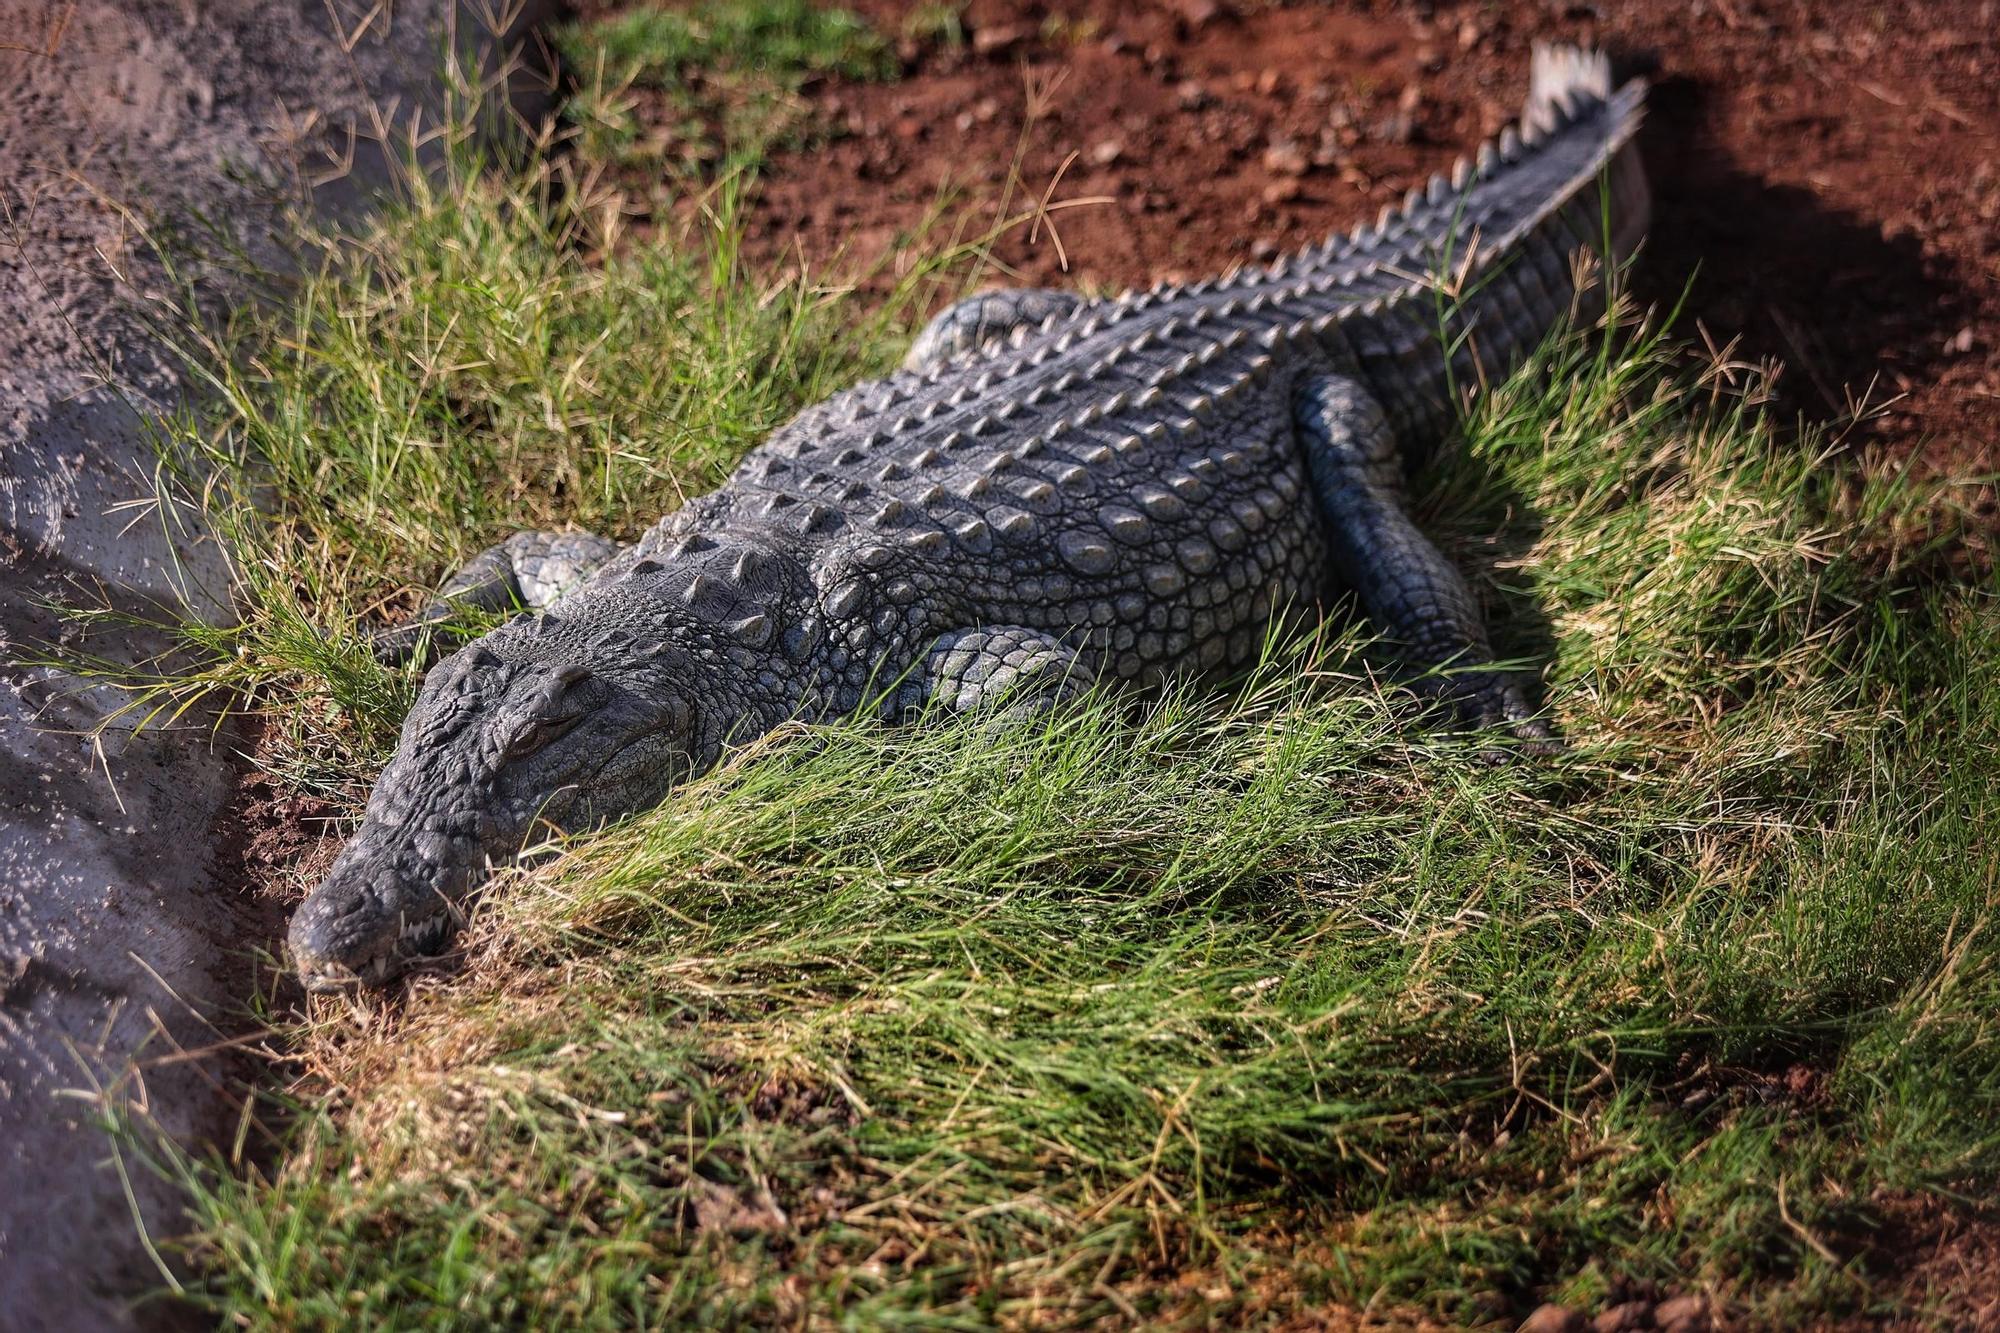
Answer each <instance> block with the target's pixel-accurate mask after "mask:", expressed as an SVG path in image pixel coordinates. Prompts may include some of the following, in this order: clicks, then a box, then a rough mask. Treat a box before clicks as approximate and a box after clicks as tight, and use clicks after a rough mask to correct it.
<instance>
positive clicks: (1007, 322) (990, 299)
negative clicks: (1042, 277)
mask: <svg viewBox="0 0 2000 1333" xmlns="http://www.w3.org/2000/svg"><path fill="white" fill-rule="evenodd" d="M1082 304H1083V298H1081V297H1079V296H1077V295H1075V294H1074V293H1071V292H1058V291H1051V290H1049V289H1048V288H1045V287H1016V288H1007V289H1002V290H999V291H991V292H981V293H980V294H979V295H977V296H968V297H966V298H965V299H964V300H963V301H958V302H955V303H954V304H952V305H948V306H946V307H945V308H944V309H943V310H940V311H939V312H938V313H937V314H936V315H935V316H933V317H932V319H931V322H930V323H928V324H926V325H924V327H923V330H922V331H921V332H920V333H918V334H917V338H916V341H915V342H913V343H911V344H910V352H909V355H907V356H905V357H904V358H903V369H905V370H926V369H928V368H930V367H931V366H934V365H938V364H941V363H943V362H945V361H949V360H950V359H951V358H952V357H954V356H957V355H958V354H959V353H960V352H969V351H971V350H972V349H974V348H981V349H985V348H991V347H993V346H995V345H997V344H999V343H1001V342H1004V341H1006V339H1007V337H1008V336H1009V335H1010V334H1012V333H1013V332H1014V330H1015V329H1020V328H1032V327H1034V326H1035V325H1038V324H1040V323H1041V322H1042V321H1043V320H1045V319H1047V318H1048V317H1049V316H1050V315H1067V314H1069V313H1070V312H1072V311H1073V310H1075V309H1076V308H1077V307H1078V306H1080V305H1082Z"/></svg>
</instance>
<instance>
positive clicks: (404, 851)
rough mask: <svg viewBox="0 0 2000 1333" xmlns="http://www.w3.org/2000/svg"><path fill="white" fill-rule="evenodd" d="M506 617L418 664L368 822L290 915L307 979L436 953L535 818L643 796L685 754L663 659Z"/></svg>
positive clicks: (680, 708)
mask: <svg viewBox="0 0 2000 1333" xmlns="http://www.w3.org/2000/svg"><path fill="white" fill-rule="evenodd" d="M512 628H513V627H511V626H510V627H506V628H503V629H501V630H499V631H497V632H495V633H494V634H492V635H489V636H487V638H485V639H482V640H480V641H479V642H477V643H474V644H472V645H471V646H469V647H467V648H464V649H462V650H461V651H459V652H457V653H455V654H453V655H452V656H450V657H448V658H446V659H445V660H443V661H442V662H439V663H438V664H437V665H436V666H435V667H433V668H432V669H431V671H430V673H429V674H428V675H427V676H426V677H425V678H424V685H423V690H422V692H421V694H420V695H419V696H418V698H417V702H416V705H415V707H413V708H412V709H411V710H410V714H409V717H408V719H407V720H406V721H405V722H404V724H403V731H402V736H401V738H400V740H399V741H398V742H397V745H396V753H395V756H394V757H393V758H392V759H391V760H390V761H389V765H388V767H387V768H386V769H385V770H384V771H383V773H382V777H381V780H380V781H379V782H377V783H376V786H375V791H374V794H373V795H372V796H371V797H370V798H369V801H368V807H367V810H366V811H365V812H364V814H363V816H362V821H361V827H360V828H359V829H358V830H356V832H355V834H354V837H353V838H352V839H351V840H350V841H349V842H348V844H347V845H346V846H345V847H343V848H342V849H341V851H340V855H339V856H338V858H337V859H336V860H335V861H334V863H333V867H332V869H331V870H330V871H329V872H328V874H327V877H326V879H325V881H324V882H322V883H321V884H320V886H319V887H318V888H317V889H315V890H314V891H313V893H312V895H311V896H310V897H308V898H307V899H306V901H305V902H304V903H303V904H302V905H301V906H300V907H299V909H298V911H297V913H296V914H294V916H293V917H292V924H291V934H290V945H291V951H292V956H293V959H294V960H295V962H296V964H297V966H298V969H299V976H300V978H301V979H302V980H303V981H304V982H305V984H306V987H307V988H308V989H310V990H336V989H342V988H345V987H349V986H354V985H379V984H381V983H383V982H385V981H388V980H390V979H391V978H393V977H395V976H397V975H399V974H401V973H402V972H403V971H405V970H407V969H408V967H409V966H410V965H411V964H412V963H413V962H414V961H416V960H418V959H420V958H423V957H425V956H428V955H433V954H436V953H439V952H442V951H443V950H444V949H445V947H446V946H448V945H449V944H450V942H451V940H452V938H453V937H454V936H455V935H456V934H457V933H458V929H459V926H460V925H461V924H462V923H463V921H464V919H465V910H466V903H467V899H468V897H469V895H470V894H471V892H472V890H473V889H474V888H475V887H476V886H477V885H478V884H479V882H480V881H481V880H483V879H484V878H485V877H486V875H487V874H488V872H489V871H490V869H491V868H492V867H493V866H494V865H496V864H505V863H506V862H508V861H510V860H512V859H513V858H514V857H515V856H516V855H517V854H518V853H519V851H520V849H521V848H522V846H523V844H524V843H527V842H529V841H532V837H533V835H534V834H535V832H536V830H537V829H538V828H540V827H541V826H543V825H548V826H552V827H556V828H563V827H580V826H583V825H586V824H588V823H590V822H593V821H595V820H598V819H603V818H607V817H611V816H615V815H619V814H623V813H626V812H628V811H632V810H637V809H641V808H644V807H645V806H647V805H650V804H653V803H655V802H657V801H658V800H659V799H660V797H661V796H662V795H664V794H665V791H666V789H667V787H668V785H670V783H671V782H673V781H674V780H676V779H677V778H679V777H680V776H682V775H684V774H685V773H686V772H687V771H688V769H689V767H691V758H690V752H691V751H692V750H693V749H694V748H695V744H696V743H695V739H694V733H695V719H694V711H695V710H694V706H693V701H692V698H691V696H690V694H689V692H688V691H686V690H685V689H683V688H681V687H680V686H678V685H676V684H674V683H673V682H671V681H667V680H662V679H661V678H660V672H659V670H658V667H657V666H655V665H646V666H636V667H635V666H633V665H631V664H621V665H619V666H601V667H600V668H599V669H598V670H592V669H591V668H589V667H586V666H584V665H582V664H580V663H579V662H577V661H575V660H574V658H575V657H578V656H582V655H583V654H580V653H577V652H575V651H574V650H572V651H571V652H567V653H562V652H558V653H555V654H550V653H548V651H547V645H546V644H543V643H542V642H540V641H539V640H537V639H535V638H534V637H533V636H523V635H518V634H510V632H509V631H510V630H511V629H512ZM524 650H525V651H524Z"/></svg>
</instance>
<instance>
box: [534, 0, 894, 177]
mask: <svg viewBox="0 0 2000 1333" xmlns="http://www.w3.org/2000/svg"><path fill="white" fill-rule="evenodd" d="M556 45H557V47H558V49H559V51H560V52H561V54H562V56H563V59H564V61H565V62H566V63H567V64H568V65H569V66H570V67H571V69H572V70H573V71H575V73H576V74H577V76H578V77H579V78H580V79H581V80H582V82H583V84H584V86H585V89H586V92H585V96H583V97H582V98H580V99H578V100H577V101H576V103H575V104H574V105H573V106H572V108H571V115H572V116H573V117H574V118H575V119H576V120H577V122H578V123H579V124H581V125H583V126H585V127H586V128H587V129H590V130H591V131H592V135H593V137H592V139H591V142H590V145H589V146H590V148H591V150H592V151H593V152H594V153H595V154H597V155H599V156H606V157H609V158H611V159H613V160H619V161H623V162H626V163H627V164H630V163H632V162H633V161H635V160H636V159H637V158H639V157H641V156H650V155H653V154H663V155H664V156H665V157H666V158H667V159H669V160H670V161H674V162H679V163H681V164H682V165H683V166H685V167H687V168H689V169H694V170H700V169H713V170H719V171H721V172H725V173H726V172H728V171H732V170H740V169H742V168H745V167H749V166H754V165H755V164H756V163H757V162H759V161H761V160H762V159H763V157H764V155H765V154H766V153H768V152H770V151H771V150H773V149H774V148H778V147H796V146H799V145H800V144H803V143H807V142H810V141H811V139H812V137H813V136H814V135H815V134H817V133H820V132H822V131H821V130H819V129H817V128H815V127H813V126H811V125H809V124H808V122H807V117H806V114H805V113H806V109H807V108H806V105H805V103H804V101H803V100H802V99H801V98H800V96H799V93H800V90H801V89H802V88H803V87H804V86H805V85H806V83H807V82H808V81H810V80H812V79H816V78H824V77H838V78H843V79H852V80H883V79H889V78H892V77H894V76H895V74H896V72H897V65H896V59H895V55H894V53H893V52H892V51H891V50H890V47H889V44H888V43H887V42H886V41H885V40H884V39H883V38H882V36H881V35H880V34H878V33H877V32H876V31H875V30H874V29H873V28H872V27H870V26H869V25H868V24H867V23H866V22H865V21H864V20H862V19H861V18H859V17H857V16H856V15H854V14H852V13H850V12H848V11H847V10H844V9H838V8H831V7H822V6H819V5H815V4H811V3H809V2H808V0H707V3H702V4H697V5H694V6H692V7H689V8H687V9H651V8H635V9H631V10H627V11H626V12H624V13H621V14H616V15H613V16H611V17H609V18H605V19H600V20H597V21H595V22H591V23H583V24H572V25H569V26H568V27H565V28H562V29H560V30H558V32H557V33H556ZM629 89H639V90H643V91H644V92H646V93H648V94H651V95H653V96H657V97H660V98H663V99H664V100H665V102H666V106H667V108H668V109H669V111H670V112H671V113H672V117H671V118H672V120H673V121H674V123H675V124H677V126H678V128H677V129H676V130H675V131H674V133H673V134H672V135H671V137H670V139H669V140H668V141H665V142H659V143H653V144H649V145H642V144H640V143H639V142H638V137H637V129H636V125H635V123H634V122H633V120H632V117H631V103H630V100H629V98H628V97H627V90H629ZM661 119H662V120H665V119H667V118H666V117H662V118H661ZM607 150H610V151H608V152H607Z"/></svg>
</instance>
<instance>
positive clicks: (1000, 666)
mask: <svg viewBox="0 0 2000 1333" xmlns="http://www.w3.org/2000/svg"><path fill="white" fill-rule="evenodd" d="M1090 684H1091V676H1090V672H1089V671H1088V670H1087V669H1086V668H1085V667H1084V665H1083V663H1082V662H1081V661H1079V660H1078V659H1077V655H1076V650H1075V649H1073V648H1071V647H1070V646H1069V645H1068V644H1065V643H1064V642H1063V641H1062V640H1060V639H1057V638H1055V637H1053V636H1052V635H1048V634H1044V633H1042V632H1041V631H1040V630H1034V629H1024V628H1022V627H1020V626H1017V625H999V626H994V627H991V628H987V629H970V630H959V631H957V632H955V633H951V634H947V635H945V636H944V637H943V638H941V639H939V640H938V641H937V645H936V646H935V647H934V648H932V649H931V651H930V653H929V654H928V655H926V656H925V658H924V660H923V661H922V662H921V663H920V664H919V665H918V667H917V669H916V670H915V671H913V672H912V673H911V675H910V679H909V680H908V681H907V682H905V683H904V685H903V687H902V688H901V689H900V690H898V691H897V694H896V699H895V702H896V704H897V711H899V712H904V713H908V712H911V711H914V710H915V709H917V708H920V707H921V706H923V705H924V704H925V703H936V704H938V705H939V706H941V707H944V708H949V709H951V710H953V711H954V712H959V713H980V712H987V711H989V710H991V711H993V715H994V716H995V717H997V718H1001V719H1007V720H1011V719H1014V718H1019V717H1030V716H1033V715H1035V714H1037V713H1042V712H1045V711H1047V710H1048V709H1051V708H1054V707H1055V706H1056V705H1058V704H1061V703H1064V702H1066V701H1068V700H1070V699H1074V698H1076V697H1077V696H1079V695H1081V694H1083V693H1084V692H1085V691H1087V690H1088V689H1089V688H1090Z"/></svg>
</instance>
